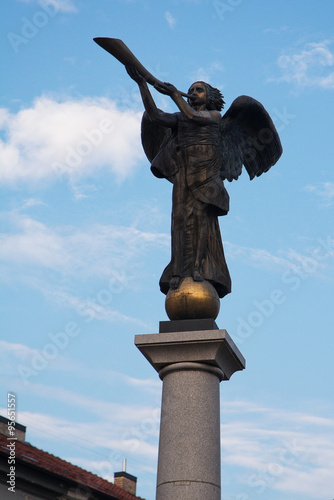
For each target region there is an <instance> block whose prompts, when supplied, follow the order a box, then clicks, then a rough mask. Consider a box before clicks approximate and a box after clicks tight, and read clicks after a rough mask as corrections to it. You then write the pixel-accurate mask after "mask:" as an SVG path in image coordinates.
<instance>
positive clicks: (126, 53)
mask: <svg viewBox="0 0 334 500" xmlns="http://www.w3.org/2000/svg"><path fill="white" fill-rule="evenodd" d="M94 42H96V43H97V44H98V45H99V46H100V47H102V48H103V49H104V50H106V51H107V52H109V54H111V55H113V56H114V57H116V59H117V60H118V61H119V62H121V63H122V64H124V66H134V67H135V68H136V70H137V71H138V73H139V74H140V75H141V76H142V77H143V78H144V80H146V81H147V82H148V83H150V84H151V85H156V84H157V83H163V82H161V81H160V80H158V79H157V78H155V76H153V75H152V74H151V73H150V72H149V71H148V70H147V69H146V68H145V67H144V66H143V65H142V63H141V62H140V61H138V59H137V58H136V56H135V55H134V54H133V53H132V52H131V50H130V49H129V48H128V47H127V46H126V45H125V43H124V42H123V41H122V40H119V39H118V38H106V37H98V38H94ZM179 92H180V91H179ZM180 94H181V95H183V96H184V97H191V96H190V95H189V94H185V93H184V92H180Z"/></svg>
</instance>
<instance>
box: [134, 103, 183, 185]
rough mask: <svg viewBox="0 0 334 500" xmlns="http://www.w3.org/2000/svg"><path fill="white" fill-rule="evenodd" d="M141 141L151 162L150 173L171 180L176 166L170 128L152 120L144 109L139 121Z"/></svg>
mask: <svg viewBox="0 0 334 500" xmlns="http://www.w3.org/2000/svg"><path fill="white" fill-rule="evenodd" d="M141 142H142V145H143V149H144V152H145V154H146V156H147V158H148V160H149V161H150V163H151V170H152V173H153V174H154V175H155V176H156V177H160V178H165V179H168V180H169V181H170V182H173V175H174V174H175V172H176V171H177V169H178V166H177V163H176V162H175V158H174V154H175V145H174V136H173V132H172V130H171V129H170V128H168V127H164V126H163V125H160V124H159V123H157V122H156V121H152V120H151V119H150V118H149V116H148V114H147V113H146V111H145V113H144V114H143V118H142V122H141Z"/></svg>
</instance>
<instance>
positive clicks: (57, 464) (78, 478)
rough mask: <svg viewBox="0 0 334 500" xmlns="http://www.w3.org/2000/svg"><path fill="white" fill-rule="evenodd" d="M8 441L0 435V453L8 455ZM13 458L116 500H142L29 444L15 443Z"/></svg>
mask: <svg viewBox="0 0 334 500" xmlns="http://www.w3.org/2000/svg"><path fill="white" fill-rule="evenodd" d="M8 444H9V440H8V438H7V436H5V435H4V434H0V451H1V452H4V453H7V454H8V455H9V449H8V448H7V445H8ZM15 456H16V458H17V459H20V460H21V461H23V462H25V463H27V464H29V465H30V466H33V467H36V469H39V470H44V471H49V472H51V473H53V474H57V475H59V476H61V477H62V478H66V479H68V480H72V481H75V482H76V483H78V484H80V485H83V486H85V487H88V488H90V489H92V490H96V491H99V492H101V493H105V494H109V495H112V496H114V497H115V498H117V499H118V500H143V499H141V497H137V496H134V495H131V493H128V492H127V491H125V490H123V489H122V488H120V487H119V486H116V485H115V484H114V483H110V482H109V481H107V480H106V479H102V478H101V477H99V476H97V475H96V474H93V473H92V472H88V471H86V470H84V469H81V467H78V466H76V465H73V464H71V463H70V462H66V460H62V459H61V458H58V457H56V456H54V455H51V454H50V453H47V452H46V451H43V450H40V449H38V448H36V447H35V446H32V445H31V444H29V443H26V442H24V443H22V442H20V441H16V442H15Z"/></svg>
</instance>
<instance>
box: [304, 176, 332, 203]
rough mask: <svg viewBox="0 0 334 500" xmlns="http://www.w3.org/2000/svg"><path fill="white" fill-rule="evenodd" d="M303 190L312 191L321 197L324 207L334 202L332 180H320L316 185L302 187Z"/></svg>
mask: <svg viewBox="0 0 334 500" xmlns="http://www.w3.org/2000/svg"><path fill="white" fill-rule="evenodd" d="M304 190H305V191H308V192H309V193H314V194H315V195H316V196H318V197H319V198H320V199H321V203H322V205H323V206H324V207H326V208H328V207H330V206H332V205H333V203H334V182H321V183H319V184H317V185H313V186H312V185H308V186H305V187H304Z"/></svg>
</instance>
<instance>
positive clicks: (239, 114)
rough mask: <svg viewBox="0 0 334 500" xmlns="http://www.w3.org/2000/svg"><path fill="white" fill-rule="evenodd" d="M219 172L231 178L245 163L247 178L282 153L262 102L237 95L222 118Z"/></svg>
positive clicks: (263, 168) (259, 171)
mask: <svg viewBox="0 0 334 500" xmlns="http://www.w3.org/2000/svg"><path fill="white" fill-rule="evenodd" d="M221 150H222V163H221V176H222V178H223V179H227V180H229V181H232V180H233V179H237V178H238V177H239V175H240V174H241V171H242V166H243V165H244V166H245V167H246V170H247V172H248V174H249V177H250V179H251V180H252V179H253V178H254V177H255V176H259V175H261V174H263V172H267V171H268V170H269V169H270V167H272V166H273V165H275V163H276V162H277V160H278V159H279V157H280V156H281V154H282V151H283V149H282V145H281V141H280V138H279V136H278V133H277V130H276V128H275V125H274V124H273V121H272V119H271V118H270V116H269V114H268V113H267V111H266V110H265V108H264V107H263V106H262V104H261V103H259V102H258V101H256V100H255V99H253V98H252V97H248V96H240V97H237V99H235V100H234V101H233V103H232V104H231V107H230V108H229V109H228V110H227V112H226V113H225V115H224V116H223V117H222V119H221Z"/></svg>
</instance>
